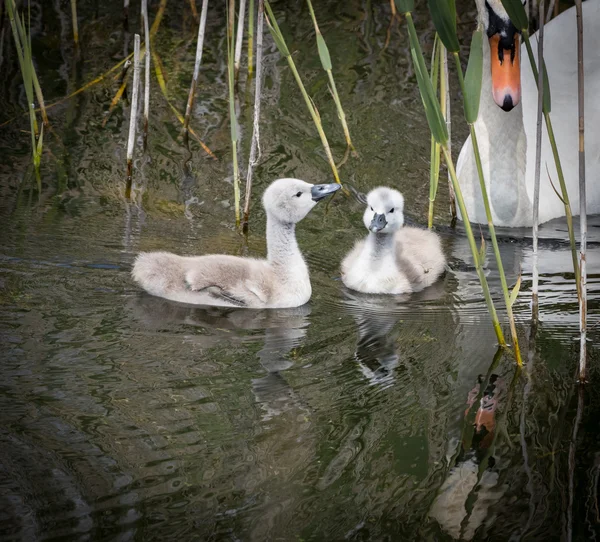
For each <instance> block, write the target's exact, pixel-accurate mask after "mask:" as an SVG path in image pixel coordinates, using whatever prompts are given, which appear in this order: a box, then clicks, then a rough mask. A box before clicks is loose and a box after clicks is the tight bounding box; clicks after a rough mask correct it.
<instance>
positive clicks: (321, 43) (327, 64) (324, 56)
mask: <svg viewBox="0 0 600 542" xmlns="http://www.w3.org/2000/svg"><path fill="white" fill-rule="evenodd" d="M306 1H307V3H308V10H309V12H310V18H311V19H312V22H313V25H314V27H315V34H316V35H317V49H318V51H319V58H320V59H321V64H322V65H323V69H324V70H325V71H326V72H327V77H328V78H329V92H331V95H332V96H333V101H334V102H335V107H336V109H337V114H338V118H339V119H340V123H341V124H342V129H343V130H344V137H345V138H346V145H347V146H348V149H349V150H351V151H353V152H355V149H354V145H353V144H352V139H351V137H350V130H349V129H348V123H347V122H346V114H345V113H344V108H343V107H342V102H341V100H340V97H339V95H338V91H337V87H336V85H335V79H334V78H333V73H332V69H333V66H332V64H331V56H330V55H329V49H328V48H327V43H325V39H324V38H323V35H322V34H321V30H320V29H319V25H318V24H317V18H316V17H315V11H314V9H313V6H312V2H311V1H310V0H306Z"/></svg>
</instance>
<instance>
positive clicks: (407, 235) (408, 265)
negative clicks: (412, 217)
mask: <svg viewBox="0 0 600 542" xmlns="http://www.w3.org/2000/svg"><path fill="white" fill-rule="evenodd" d="M396 258H397V262H398V265H399V266H400V268H401V269H402V270H403V271H404V272H405V273H406V274H407V276H408V278H409V280H410V282H411V283H412V284H413V285H414V286H416V287H417V288H416V290H415V291H417V290H418V289H420V288H425V287H426V286H429V285H430V284H433V282H435V280H437V278H438V277H439V276H440V275H441V274H442V272H443V271H444V267H445V265H446V258H445V256H444V253H443V251H442V246H441V242H440V238H439V236H438V235H437V234H435V233H434V232H432V231H429V230H423V229H421V228H412V227H404V228H401V229H400V231H398V233H396Z"/></svg>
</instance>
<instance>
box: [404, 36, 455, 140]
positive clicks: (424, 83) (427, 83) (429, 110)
mask: <svg viewBox="0 0 600 542" xmlns="http://www.w3.org/2000/svg"><path fill="white" fill-rule="evenodd" d="M410 54H411V56H412V59H413V65H414V67H415V74H416V76H417V83H418V85H419V92H420V93H421V99H422V100H423V107H424V108H425V116H426V117H427V123H428V124H429V129H430V130H431V135H433V137H434V138H435V140H436V141H437V142H438V143H439V144H440V145H445V144H446V143H447V141H448V130H447V129H446V122H445V121H444V118H443V117H442V112H441V110H440V104H439V102H438V101H437V98H436V96H435V94H434V92H433V87H432V85H431V80H430V79H429V74H428V73H427V72H425V73H423V71H422V70H421V66H420V65H419V64H420V63H419V60H418V58H417V52H416V51H415V50H414V49H413V48H412V47H411V50H410Z"/></svg>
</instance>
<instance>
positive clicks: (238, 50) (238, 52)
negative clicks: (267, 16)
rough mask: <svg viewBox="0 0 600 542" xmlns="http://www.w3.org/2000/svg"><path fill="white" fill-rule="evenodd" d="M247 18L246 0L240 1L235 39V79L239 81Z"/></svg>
mask: <svg viewBox="0 0 600 542" xmlns="http://www.w3.org/2000/svg"><path fill="white" fill-rule="evenodd" d="M245 17H246V0H240V11H239V14H238V27H237V36H236V39H235V55H234V63H233V67H234V77H235V80H236V81H237V80H238V75H239V73H240V62H241V59H242V43H243V41H244V18H245Z"/></svg>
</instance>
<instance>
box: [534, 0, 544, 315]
mask: <svg viewBox="0 0 600 542" xmlns="http://www.w3.org/2000/svg"><path fill="white" fill-rule="evenodd" d="M540 12H541V14H542V17H541V18H540V28H539V30H538V58H544V17H543V13H544V6H541V8H540ZM537 85H538V89H539V90H538V103H537V122H536V127H537V129H536V134H535V177H534V184H533V217H532V228H531V229H532V236H533V266H532V267H533V269H532V285H531V319H532V321H533V323H534V325H536V324H537V321H538V318H539V269H538V231H539V208H540V174H541V165H542V112H543V109H544V95H545V93H546V85H544V84H543V82H542V71H541V70H540V71H539V73H538V79H537Z"/></svg>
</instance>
